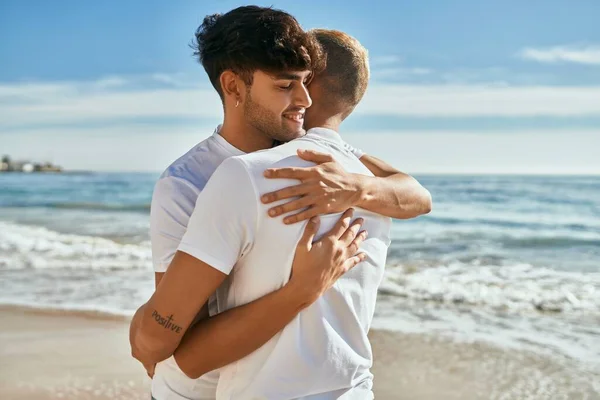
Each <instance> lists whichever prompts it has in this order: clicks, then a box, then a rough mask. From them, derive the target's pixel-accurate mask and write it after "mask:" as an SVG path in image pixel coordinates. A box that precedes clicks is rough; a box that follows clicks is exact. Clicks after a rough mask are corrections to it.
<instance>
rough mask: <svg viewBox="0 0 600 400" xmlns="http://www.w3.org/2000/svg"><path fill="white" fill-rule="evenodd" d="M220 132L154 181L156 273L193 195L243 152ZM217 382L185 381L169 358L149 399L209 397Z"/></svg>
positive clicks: (175, 242)
mask: <svg viewBox="0 0 600 400" xmlns="http://www.w3.org/2000/svg"><path fill="white" fill-rule="evenodd" d="M219 129H220V126H219V127H217V129H216V130H215V132H214V133H213V135H212V136H210V137H208V138H207V139H206V140H204V141H202V142H200V143H199V144H198V145H196V146H195V147H194V148H192V149H191V150H190V151H188V152H187V153H186V154H184V155H183V156H181V157H180V158H179V159H177V160H176V161H175V162H174V163H173V164H171V165H170V166H169V167H168V168H167V169H166V171H165V172H164V173H163V174H162V175H161V177H160V178H159V180H158V182H157V183H156V186H155V188H154V194H153V195H152V205H151V207H150V240H151V242H152V261H153V265H154V271H156V272H165V271H166V270H167V268H168V267H169V264H170V263H171V260H173V256H174V255H175V252H176V251H177V247H178V246H179V242H180V241H181V238H182V237H183V235H184V234H185V231H186V229H187V225H188V221H189V219H190V216H191V215H192V212H193V211H194V205H195V204H196V199H197V198H198V194H199V193H200V192H201V191H202V189H203V188H204V186H205V185H206V182H208V179H209V178H210V177H211V175H212V174H213V172H215V170H216V169H217V167H218V166H219V165H220V164H221V163H222V162H223V161H224V160H225V159H226V158H229V157H231V156H237V155H241V154H244V152H242V151H241V150H238V149H237V148H235V147H234V146H233V145H231V144H230V143H229V142H227V141H226V140H225V139H224V138H223V137H222V136H221V135H219ZM215 300H216V298H215V296H211V298H210V299H209V314H210V315H214V314H216V312H217V307H216V301H215ZM218 379H219V372H218V371H212V372H209V373H207V374H205V375H203V376H202V377H200V378H198V379H190V378H188V377H187V376H186V375H185V374H184V373H183V372H182V371H181V369H179V367H178V366H177V363H176V362H175V360H174V358H173V357H171V358H168V359H166V360H165V361H163V362H160V363H158V364H157V365H156V371H155V375H154V378H153V379H152V395H153V397H154V398H156V399H157V400H191V399H193V400H205V399H207V400H208V399H214V398H215V393H216V390H217V380H218Z"/></svg>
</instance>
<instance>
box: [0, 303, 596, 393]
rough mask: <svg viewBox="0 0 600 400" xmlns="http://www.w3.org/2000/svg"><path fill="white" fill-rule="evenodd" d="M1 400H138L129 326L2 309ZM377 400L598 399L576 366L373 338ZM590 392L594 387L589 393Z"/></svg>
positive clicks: (463, 346) (592, 379) (138, 370)
mask: <svg viewBox="0 0 600 400" xmlns="http://www.w3.org/2000/svg"><path fill="white" fill-rule="evenodd" d="M0 318H1V319H0V320H1V321H2V323H1V324H0V343H1V347H0V399H7V400H8V399H20V400H21V399H22V400H33V399H36V400H44V399H81V400H85V399H134V400H135V399H144V400H147V399H148V398H149V384H150V382H149V378H148V377H147V376H146V374H145V371H144V370H143V368H142V367H141V366H140V365H139V364H138V363H137V362H136V361H135V360H133V359H132V358H131V357H130V354H129V345H128V320H127V319H126V318H119V317H108V316H105V315H91V314H88V313H64V312H50V311H39V310H32V309H25V308H16V307H0ZM370 336H371V341H372V343H373V350H374V356H375V365H374V367H373V373H374V375H375V383H374V385H375V387H374V388H375V398H376V399H384V400H387V399H411V400H418V399H423V400H425V399H467V400H468V399H486V400H487V399H525V398H526V399H590V400H591V399H600V374H599V372H598V371H596V370H585V369H584V368H583V367H581V366H580V365H579V364H578V363H577V362H575V361H574V360H568V359H565V358H562V357H558V356H557V357H547V356H543V355H539V354H534V353H531V352H526V351H516V350H510V349H501V348H497V347H493V346H490V345H488V344H485V343H479V342H474V343H457V342H455V341H452V340H449V339H445V338H439V337H435V336H431V335H416V334H402V333H397V332H387V331H373V332H371V335H370ZM594 384H595V385H596V387H594Z"/></svg>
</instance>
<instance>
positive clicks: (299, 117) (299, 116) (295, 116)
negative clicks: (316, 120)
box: [283, 113, 304, 122]
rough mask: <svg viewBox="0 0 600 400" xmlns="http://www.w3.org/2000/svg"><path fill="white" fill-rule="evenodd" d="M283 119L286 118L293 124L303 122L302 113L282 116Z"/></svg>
mask: <svg viewBox="0 0 600 400" xmlns="http://www.w3.org/2000/svg"><path fill="white" fill-rule="evenodd" d="M283 117H284V118H287V119H289V120H292V121H294V122H302V121H304V113H293V114H292V113H290V114H283Z"/></svg>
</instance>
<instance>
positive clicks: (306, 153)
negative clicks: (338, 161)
mask: <svg viewBox="0 0 600 400" xmlns="http://www.w3.org/2000/svg"><path fill="white" fill-rule="evenodd" d="M298 157H300V158H301V159H303V160H306V161H312V162H314V163H317V164H323V163H326V162H331V161H333V156H332V155H331V154H327V153H321V152H319V151H315V150H302V149H298Z"/></svg>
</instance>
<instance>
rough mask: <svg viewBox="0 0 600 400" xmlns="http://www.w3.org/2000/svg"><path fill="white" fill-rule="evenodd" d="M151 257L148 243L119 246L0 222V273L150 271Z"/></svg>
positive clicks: (33, 227) (106, 241) (104, 241)
mask: <svg viewBox="0 0 600 400" xmlns="http://www.w3.org/2000/svg"><path fill="white" fill-rule="evenodd" d="M151 257H152V255H151V250H150V245H149V243H148V242H144V243H140V244H120V243H116V242H114V241H111V240H109V239H105V238H101V237H94V236H81V235H73V234H63V233H58V232H54V231H51V230H48V229H46V228H43V227H36V226H26V225H19V224H14V223H9V222H3V221H0V269H4V270H8V269H51V268H78V269H115V268H122V269H133V268H145V269H150V268H151V260H152V258H151Z"/></svg>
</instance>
